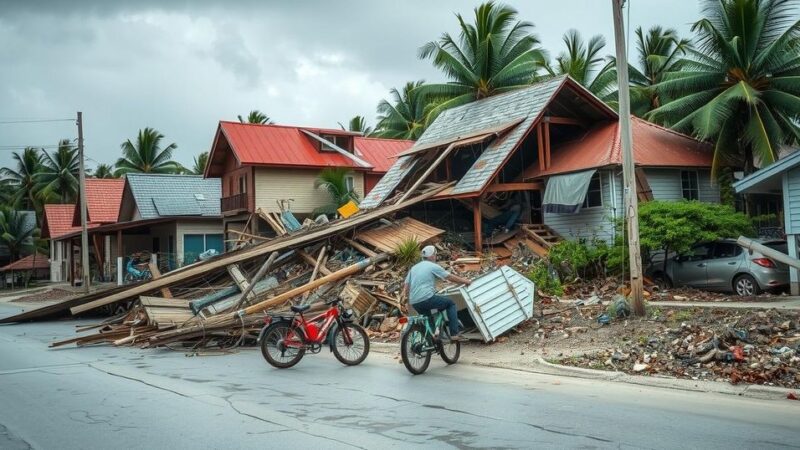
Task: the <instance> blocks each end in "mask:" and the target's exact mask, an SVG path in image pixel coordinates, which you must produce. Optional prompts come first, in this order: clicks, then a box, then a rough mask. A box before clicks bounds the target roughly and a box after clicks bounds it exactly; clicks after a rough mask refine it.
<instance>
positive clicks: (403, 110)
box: [374, 80, 427, 140]
mask: <svg viewBox="0 0 800 450" xmlns="http://www.w3.org/2000/svg"><path fill="white" fill-rule="evenodd" d="M423 83H424V81H423V80H419V81H409V82H408V83H406V85H405V86H404V87H403V92H402V93H400V92H398V91H397V89H395V88H392V90H391V91H389V93H390V94H391V96H392V100H391V102H390V101H389V100H381V101H380V103H378V125H377V126H376V127H375V133H374V134H375V136H378V137H383V138H389V139H414V140H416V139H418V138H419V137H420V136H421V135H422V132H423V131H425V115H426V106H427V104H426V103H425V100H424V98H423V97H422V95H420V93H419V90H418V89H417V88H418V87H420V86H422V85H423Z"/></svg>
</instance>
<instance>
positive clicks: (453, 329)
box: [411, 295, 458, 336]
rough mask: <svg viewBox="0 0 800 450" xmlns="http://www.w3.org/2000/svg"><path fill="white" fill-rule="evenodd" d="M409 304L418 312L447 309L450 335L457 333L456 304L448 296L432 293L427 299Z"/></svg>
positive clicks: (426, 312) (425, 312)
mask: <svg viewBox="0 0 800 450" xmlns="http://www.w3.org/2000/svg"><path fill="white" fill-rule="evenodd" d="M411 306H413V307H414V309H416V310H417V312H418V313H420V314H430V311H431V310H432V309H436V310H439V311H444V310H447V323H448V328H449V329H450V336H455V335H457V334H458V311H457V310H456V304H455V303H454V302H453V301H452V300H450V299H449V298H447V297H443V296H441V295H434V296H433V297H431V298H429V299H427V300H423V301H421V302H417V303H412V304H411Z"/></svg>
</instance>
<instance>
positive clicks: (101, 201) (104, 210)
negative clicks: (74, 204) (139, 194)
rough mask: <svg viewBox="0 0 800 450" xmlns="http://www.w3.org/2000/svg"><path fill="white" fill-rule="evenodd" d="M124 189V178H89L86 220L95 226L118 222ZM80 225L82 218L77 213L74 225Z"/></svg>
mask: <svg viewBox="0 0 800 450" xmlns="http://www.w3.org/2000/svg"><path fill="white" fill-rule="evenodd" d="M124 187H125V180H123V179H122V178H87V179H86V220H87V221H88V222H90V223H93V224H101V223H114V222H116V221H117V220H118V218H119V207H120V205H121V204H122V190H123V188H124ZM76 210H77V208H76ZM80 223H81V217H80V214H79V213H78V211H76V212H75V215H74V216H73V220H72V224H73V225H80Z"/></svg>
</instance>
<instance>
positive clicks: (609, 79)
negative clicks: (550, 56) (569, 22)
mask: <svg viewBox="0 0 800 450" xmlns="http://www.w3.org/2000/svg"><path fill="white" fill-rule="evenodd" d="M563 41H564V44H565V45H566V47H567V50H566V51H565V52H561V53H560V54H559V55H558V57H557V58H556V63H555V67H550V66H549V65H548V67H547V71H548V72H550V73H551V74H553V75H569V76H570V77H572V78H573V79H574V80H575V81H577V82H578V83H580V84H581V85H583V86H584V87H585V88H586V89H588V90H590V91H591V92H592V93H593V94H594V95H596V96H597V97H599V98H600V99H601V100H603V101H605V102H606V103H609V104H611V105H612V106H613V107H616V103H617V99H616V94H617V89H616V87H617V71H616V70H615V68H614V65H615V64H614V61H613V60H610V59H608V58H604V57H603V56H602V55H601V54H600V53H601V52H602V51H603V48H605V46H606V40H605V38H604V37H603V36H601V35H599V34H598V35H595V36H592V37H591V38H590V39H589V42H584V40H583V37H582V36H581V34H580V32H578V30H574V29H573V30H568V31H567V32H566V33H564V37H563ZM604 61H605V62H604Z"/></svg>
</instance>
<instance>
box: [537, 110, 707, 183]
mask: <svg viewBox="0 0 800 450" xmlns="http://www.w3.org/2000/svg"><path fill="white" fill-rule="evenodd" d="M631 133H632V135H633V156H634V161H635V162H636V165H637V166H641V167H711V162H712V159H713V149H712V147H711V145H709V144H707V143H705V142H702V141H698V140H696V139H693V138H691V137H689V136H686V135H683V134H680V133H677V132H675V131H672V130H668V129H666V128H663V127H660V126H658V125H655V124H652V123H650V122H647V121H645V120H642V119H639V118H637V117H633V116H632V117H631ZM551 152H552V153H551V159H550V168H549V169H546V170H544V171H540V170H539V167H538V165H536V166H532V167H531V168H530V169H528V170H527V171H526V173H525V175H524V178H525V179H531V178H537V177H541V176H548V175H556V174H560V173H568V172H576V171H579V170H586V169H593V168H597V167H604V166H610V165H621V164H622V148H621V145H620V139H619V129H618V122H616V121H614V122H606V123H603V124H600V125H597V126H595V127H594V128H592V129H591V130H589V132H587V134H586V135H585V136H584V137H583V138H581V139H580V140H576V141H572V142H568V143H566V144H564V145H562V146H559V147H554V148H553V149H552V150H551Z"/></svg>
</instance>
